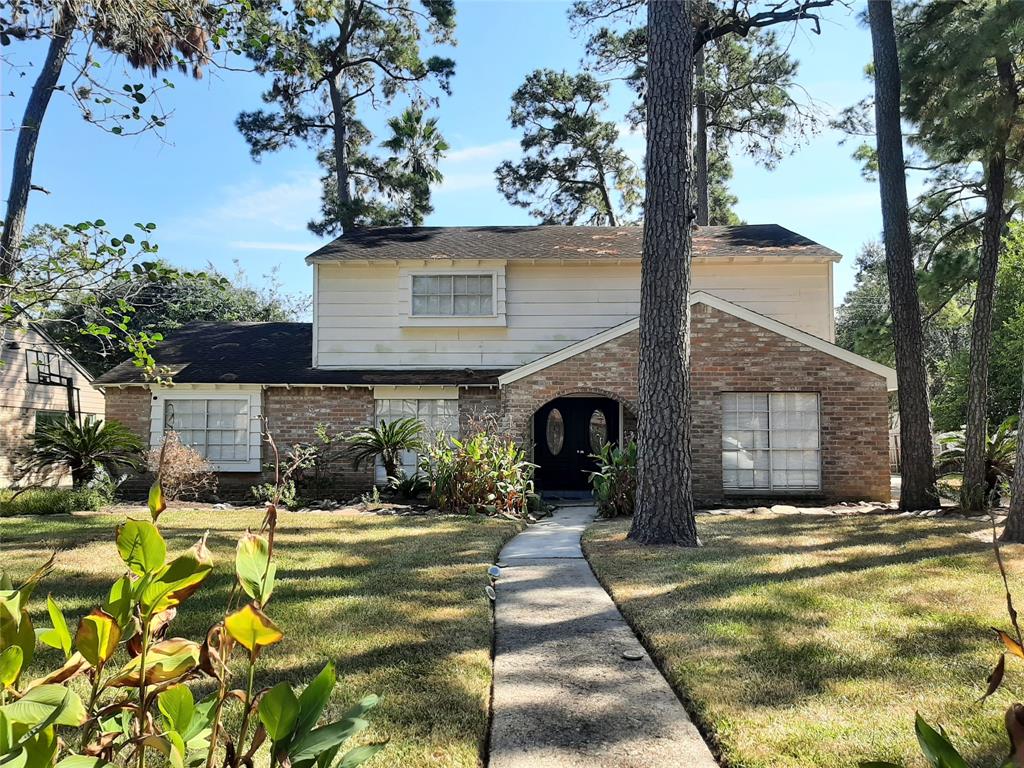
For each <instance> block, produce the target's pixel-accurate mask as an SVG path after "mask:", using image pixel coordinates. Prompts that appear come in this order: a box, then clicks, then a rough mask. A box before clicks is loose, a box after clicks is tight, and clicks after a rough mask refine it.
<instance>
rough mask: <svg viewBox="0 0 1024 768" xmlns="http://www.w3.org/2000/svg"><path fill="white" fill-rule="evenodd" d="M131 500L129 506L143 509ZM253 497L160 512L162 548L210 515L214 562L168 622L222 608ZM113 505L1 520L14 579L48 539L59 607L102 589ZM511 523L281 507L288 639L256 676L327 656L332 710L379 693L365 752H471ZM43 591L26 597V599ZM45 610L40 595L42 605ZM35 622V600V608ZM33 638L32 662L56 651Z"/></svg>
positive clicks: (182, 540) (282, 604)
mask: <svg viewBox="0 0 1024 768" xmlns="http://www.w3.org/2000/svg"><path fill="white" fill-rule="evenodd" d="M145 514H146V513H145V511H144V510H141V509H140V510H138V516H144V515H145ZM261 517H262V515H261V513H260V512H258V511H256V510H246V511H220V510H209V509H203V510H170V511H168V512H166V513H165V514H164V515H163V516H162V517H161V518H160V523H161V530H162V532H163V534H164V536H165V537H166V539H167V543H168V551H169V552H177V551H180V550H183V549H185V548H187V547H188V546H190V545H191V544H192V543H193V542H194V541H195V539H196V538H198V537H199V536H201V535H202V534H203V532H205V531H206V530H207V529H208V528H209V529H211V534H210V541H209V546H210V549H211V550H212V551H213V553H214V556H215V558H217V567H216V568H215V570H214V575H213V576H211V577H210V579H209V581H208V582H207V583H206V584H205V585H204V586H203V588H202V589H201V590H200V591H199V592H198V593H196V595H195V596H194V597H192V598H191V599H190V600H189V602H188V604H187V605H186V606H185V610H183V611H182V614H181V615H180V616H179V617H178V618H177V619H176V620H175V623H174V625H172V628H173V629H174V633H175V634H178V635H182V636H188V637H194V638H200V637H202V636H203V635H204V634H205V632H206V629H207V627H208V626H209V625H210V624H212V623H213V621H214V620H215V617H216V616H217V615H218V611H220V610H222V609H223V606H224V605H225V602H226V596H227V592H228V590H229V589H230V586H231V583H232V579H233V566H232V564H231V563H232V558H233V556H234V546H235V543H236V541H237V538H238V536H239V534H240V533H241V532H242V531H244V530H245V528H246V527H247V526H252V527H254V528H255V527H258V526H259V523H260V519H261ZM121 519H122V516H120V515H102V514H101V515H83V516H74V517H71V516H60V517H49V518H9V519H5V520H2V521H0V561H2V562H3V566H4V568H6V569H7V570H8V571H9V572H11V573H12V575H13V576H14V577H15V581H17V580H18V579H19V578H20V577H23V576H25V575H27V574H28V573H29V572H31V570H32V569H33V568H34V567H35V566H36V565H38V564H39V562H40V561H41V560H42V559H43V558H45V556H46V555H47V554H48V553H49V551H51V550H52V549H54V548H60V549H62V550H63V551H62V552H61V554H60V556H59V558H58V567H57V570H56V571H55V572H54V573H53V574H52V575H51V576H50V577H49V578H48V579H46V581H45V582H44V583H43V585H42V587H41V588H40V590H39V592H40V593H41V594H45V593H46V592H51V593H52V594H53V595H54V597H55V598H56V599H57V600H58V601H59V602H60V604H61V605H62V606H63V608H64V613H65V615H66V616H68V619H69V621H70V620H72V617H75V620H77V617H78V616H81V615H82V614H84V613H85V612H87V611H88V610H89V609H90V608H91V607H92V606H93V605H94V604H96V603H97V602H100V601H101V600H102V599H103V597H104V596H105V594H106V589H107V588H108V587H109V584H110V582H111V581H112V580H113V579H114V578H116V577H117V576H118V575H119V573H118V569H117V565H118V564H119V562H120V561H119V560H118V558H117V554H116V550H115V547H114V543H113V530H114V526H115V525H116V524H117V523H118V522H119V521H120V520H121ZM519 529H520V525H519V524H518V523H515V522H511V521H507V520H500V521H499V520H492V519H486V518H479V517H431V518H427V517H392V516H372V515H341V514H303V515H296V514H290V513H283V514H282V515H281V517H280V524H279V527H278V532H277V543H276V549H275V555H276V557H277V559H278V581H277V584H278V586H277V589H276V590H275V592H274V600H273V602H272V603H271V606H270V608H271V610H270V613H271V614H272V616H273V618H274V620H275V621H276V622H277V623H278V625H279V626H281V628H282V629H283V630H284V631H285V640H284V641H283V642H282V643H281V644H280V645H279V646H276V647H275V648H274V650H273V652H272V653H269V654H267V655H266V658H265V661H264V662H261V666H262V683H263V684H264V685H273V684H274V683H276V682H278V681H279V680H289V681H290V682H291V683H292V684H293V685H296V686H301V685H305V684H306V683H307V682H308V681H309V680H311V679H312V678H313V676H314V675H315V674H316V673H317V672H318V671H319V670H320V669H321V668H322V667H323V665H324V663H326V662H327V661H329V660H333V661H334V662H335V663H336V664H337V667H338V675H339V685H338V688H337V689H336V691H335V699H334V701H332V703H331V707H330V712H329V713H328V714H331V715H337V714H340V713H341V712H342V711H344V709H345V708H346V705H347V704H351V703H352V702H354V701H355V700H357V699H358V698H360V697H362V696H363V695H365V694H367V693H378V694H380V696H381V704H380V706H379V707H378V708H377V709H375V710H374V712H373V713H372V715H371V718H370V721H371V727H370V729H369V730H368V731H367V732H366V734H365V737H363V739H362V740H365V741H378V740H383V739H389V740H390V741H389V744H388V746H387V748H386V749H385V750H384V751H382V752H381V753H380V754H379V755H378V756H377V757H376V758H374V760H373V761H372V763H370V765H372V766H373V767H374V768H384V767H385V766H402V767H403V768H417V767H418V766H431V767H437V766H463V767H466V768H475V767H476V766H478V765H480V762H481V750H482V745H483V743H484V739H485V738H486V727H487V710H488V696H489V692H490V683H491V664H490V647H491V622H490V606H489V604H488V601H487V598H486V596H485V595H484V586H485V585H486V583H487V577H486V567H487V565H488V564H489V563H492V562H494V558H495V557H496V556H497V553H498V550H499V549H500V548H501V545H502V544H503V543H504V542H505V541H506V540H507V539H508V538H509V537H511V536H512V535H513V534H515V533H516V532H517V531H518V530H519ZM44 603H45V601H43V600H36V601H35V604H36V608H37V609H38V608H40V607H42V606H43V605H44ZM44 612H45V608H44ZM33 619H34V620H36V619H37V620H38V621H39V622H40V623H42V624H46V623H47V621H46V619H45V617H44V616H43V615H42V614H39V615H34V616H33ZM57 655H59V654H58V653H57V652H56V651H48V652H45V653H43V652H40V653H39V654H38V656H37V661H35V662H33V667H34V669H33V670H32V673H31V674H35V673H37V672H39V671H41V670H42V669H43V668H44V667H46V666H47V665H48V664H49V665H50V666H52V665H53V663H54V662H56V661H57Z"/></svg>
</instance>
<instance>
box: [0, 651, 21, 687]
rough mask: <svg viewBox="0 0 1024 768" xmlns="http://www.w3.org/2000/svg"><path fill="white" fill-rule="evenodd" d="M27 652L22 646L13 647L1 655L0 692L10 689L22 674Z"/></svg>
mask: <svg viewBox="0 0 1024 768" xmlns="http://www.w3.org/2000/svg"><path fill="white" fill-rule="evenodd" d="M24 660H25V652H24V651H22V650H21V646H18V645H12V646H10V647H9V648H6V649H4V651H3V652H2V653H0V690H2V689H4V688H10V687H11V686H12V685H14V681H15V680H17V679H18V675H20V674H21V667H22V662H23V661H24Z"/></svg>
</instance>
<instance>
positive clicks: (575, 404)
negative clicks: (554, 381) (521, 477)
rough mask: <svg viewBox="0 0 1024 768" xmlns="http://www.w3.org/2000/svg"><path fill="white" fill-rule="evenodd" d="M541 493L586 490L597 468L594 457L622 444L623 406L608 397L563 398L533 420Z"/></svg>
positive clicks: (537, 482) (550, 404) (534, 457)
mask: <svg viewBox="0 0 1024 768" xmlns="http://www.w3.org/2000/svg"><path fill="white" fill-rule="evenodd" d="M533 439H534V449H533V460H534V463H535V464H537V471H536V474H535V479H536V484H537V490H539V491H548V492H551V491H585V490H587V489H588V488H590V483H589V482H588V478H589V474H588V473H590V472H593V471H594V470H595V469H597V462H596V461H594V459H592V458H591V454H594V453H597V451H598V449H600V447H601V446H602V445H603V444H604V443H606V442H610V443H618V441H619V404H618V403H617V402H616V401H615V400H612V399H610V398H607V397H560V398H558V399H557V400H552V401H551V402H550V403H548V404H547V405H545V406H544V407H543V408H541V409H540V410H539V411H537V413H536V414H534V417H533Z"/></svg>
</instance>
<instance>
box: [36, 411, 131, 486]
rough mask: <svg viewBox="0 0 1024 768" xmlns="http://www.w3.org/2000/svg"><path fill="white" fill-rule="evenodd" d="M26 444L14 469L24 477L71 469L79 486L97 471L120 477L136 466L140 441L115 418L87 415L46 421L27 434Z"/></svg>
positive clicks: (73, 482) (73, 480)
mask: <svg viewBox="0 0 1024 768" xmlns="http://www.w3.org/2000/svg"><path fill="white" fill-rule="evenodd" d="M28 439H29V445H28V447H27V448H25V449H23V450H22V451H21V455H20V457H19V459H18V461H17V470H18V472H20V473H22V474H23V475H25V476H36V477H45V476H47V475H50V474H52V473H53V472H54V470H55V469H56V470H57V471H58V473H60V474H64V472H67V471H70V472H71V481H72V484H73V485H74V486H75V487H76V488H80V487H82V486H83V485H85V484H86V483H88V482H89V481H91V480H93V479H95V478H96V476H97V474H98V473H99V472H100V471H103V472H105V473H106V474H107V475H108V476H109V477H120V476H121V475H122V474H124V473H125V472H126V471H127V470H131V469H138V468H139V466H140V464H141V459H142V444H141V443H140V442H139V438H137V437H136V436H135V435H134V434H132V433H131V432H130V431H128V429H127V428H126V427H125V426H123V425H122V424H121V423H120V422H117V421H100V420H99V419H97V418H96V417H95V416H87V417H86V418H85V420H84V421H83V422H82V423H81V424H78V423H77V422H75V421H72V420H71V419H63V420H61V421H57V422H54V423H52V424H47V425H46V426H44V427H41V428H40V429H39V430H37V431H36V432H34V433H32V434H31V435H29V436H28Z"/></svg>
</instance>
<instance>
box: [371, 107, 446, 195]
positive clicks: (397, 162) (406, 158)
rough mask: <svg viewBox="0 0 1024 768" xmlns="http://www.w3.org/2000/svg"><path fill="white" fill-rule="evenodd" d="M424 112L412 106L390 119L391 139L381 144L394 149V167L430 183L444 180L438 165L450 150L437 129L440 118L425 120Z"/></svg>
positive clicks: (392, 151)
mask: <svg viewBox="0 0 1024 768" xmlns="http://www.w3.org/2000/svg"><path fill="white" fill-rule="evenodd" d="M423 118H424V115H423V110H422V109H420V108H419V107H409V108H408V109H406V110H405V111H404V112H403V113H402V114H401V116H399V117H392V118H391V119H390V120H388V127H389V128H390V129H391V133H392V136H391V138H390V139H388V140H387V141H384V142H382V143H381V146H382V147H384V148H385V149H389V150H391V153H392V154H393V155H394V157H393V158H392V164H393V167H394V168H395V169H396V170H399V171H401V172H402V173H408V174H411V175H413V176H415V177H417V178H419V179H423V180H424V181H425V182H426V183H427V184H439V183H441V181H443V180H444V176H442V175H441V171H440V170H438V167H437V164H438V163H439V162H440V161H441V158H442V157H443V156H444V153H445V152H447V151H448V149H449V146H448V142H447V141H445V138H444V136H442V135H441V131H440V130H438V127H437V118H436V117H432V118H430V119H429V120H424V119H423Z"/></svg>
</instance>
